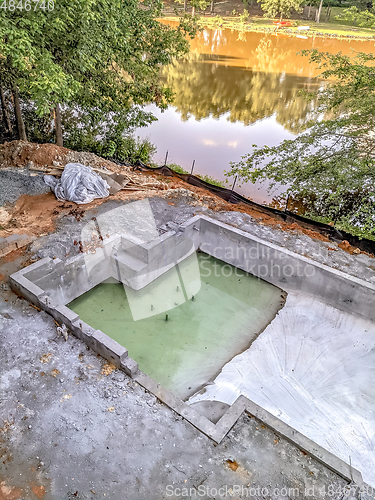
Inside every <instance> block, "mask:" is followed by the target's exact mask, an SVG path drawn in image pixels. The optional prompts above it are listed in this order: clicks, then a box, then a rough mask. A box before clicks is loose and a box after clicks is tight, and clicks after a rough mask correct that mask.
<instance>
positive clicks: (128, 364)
mask: <svg viewBox="0 0 375 500" xmlns="http://www.w3.org/2000/svg"><path fill="white" fill-rule="evenodd" d="M120 368H121V369H122V370H124V372H125V373H126V374H127V375H129V377H131V378H134V377H135V375H136V374H137V373H138V371H139V368H138V363H136V362H135V361H134V359H132V358H129V357H127V358H125V359H122V360H121V364H120Z"/></svg>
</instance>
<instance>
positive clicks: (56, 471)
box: [0, 291, 347, 500]
mask: <svg viewBox="0 0 375 500" xmlns="http://www.w3.org/2000/svg"><path fill="white" fill-rule="evenodd" d="M5 299H6V300H8V302H5V301H4V300H5ZM0 317H1V321H0V342H1V345H2V349H1V351H0V358H1V359H0V360H1V363H0V367H1V368H0V381H1V393H2V405H1V406H0V437H1V452H2V462H3V463H2V466H1V471H0V480H1V488H2V490H1V491H2V492H3V491H6V492H8V494H9V495H10V493H11V494H12V495H13V498H25V499H26V498H27V499H30V500H34V499H35V500H36V499H37V498H39V497H40V498H44V499H46V500H55V499H61V500H70V499H73V498H74V499H75V498H78V499H81V500H83V499H91V500H94V499H96V498H100V499H109V500H119V499H122V498H129V499H130V498H131V499H132V500H144V499H145V498H157V499H167V498H172V499H175V500H177V499H178V498H184V496H183V495H182V488H189V489H190V488H191V489H192V490H191V491H192V492H194V491H195V492H196V493H197V492H198V488H199V487H201V490H200V491H201V496H200V498H203V499H206V500H207V499H209V498H217V499H222V498H232V497H233V496H232V497H231V496H230V494H231V493H228V494H227V495H226V496H224V494H225V491H226V492H233V489H234V488H237V489H238V488H240V489H241V488H242V487H243V488H253V490H252V494H253V496H252V497H254V498H257V496H254V495H256V491H261V490H262V488H263V489H264V492H265V491H266V490H265V488H267V489H268V491H269V494H268V496H267V497H266V498H268V499H270V500H280V499H283V498H286V497H285V495H284V493H285V492H288V494H289V498H291V499H293V500H294V499H298V500H302V499H306V498H307V499H318V500H320V499H324V500H328V499H332V495H331V494H330V493H329V492H331V491H337V492H340V491H344V488H345V487H346V486H347V481H344V480H343V479H341V478H340V477H338V476H337V475H336V474H334V473H332V472H331V471H330V470H328V469H327V468H325V467H324V466H323V465H321V464H320V463H319V462H317V461H315V460H314V459H312V458H311V457H309V456H308V455H305V454H304V453H303V452H302V451H300V450H299V449H298V448H296V447H295V446H293V445H291V444H290V443H288V442H287V441H286V440H284V439H283V438H282V437H280V436H278V435H275V433H274V432H273V431H271V430H269V429H267V428H266V427H265V426H263V425H262V424H261V423H260V422H259V421H258V420H256V419H255V418H249V417H248V416H246V415H244V416H242V417H241V419H240V421H239V422H237V423H236V424H235V426H234V427H233V429H232V430H231V431H230V433H229V434H228V436H227V437H226V438H225V439H224V440H223V442H222V443H221V444H220V445H214V443H213V441H212V440H210V439H208V438H207V437H205V436H204V435H203V434H202V433H201V432H199V431H198V430H196V429H195V428H194V427H193V426H191V425H190V424H189V423H188V422H187V421H186V420H184V419H182V418H181V417H179V416H177V415H176V414H175V413H174V412H172V411H171V410H170V409H169V408H167V407H166V406H165V405H164V404H162V403H159V402H158V400H157V399H156V398H155V397H154V396H153V395H150V394H149V393H147V392H145V391H144V389H142V388H141V387H140V386H139V384H137V382H135V381H132V380H131V379H129V378H128V377H127V376H126V375H125V374H124V373H123V372H120V371H119V370H113V371H112V372H110V373H109V374H108V370H104V369H103V368H104V363H105V360H103V359H102V358H100V357H97V356H96V354H95V353H93V352H92V351H91V350H89V349H87V347H86V346H85V344H84V343H83V342H81V341H80V340H78V339H76V338H75V337H73V336H69V339H68V341H67V342H65V341H64V340H63V339H62V338H61V337H59V338H58V337H57V335H56V327H55V324H54V321H53V319H52V318H51V317H50V316H48V315H47V314H46V313H44V312H37V311H36V310H35V309H34V308H32V307H31V306H30V305H28V303H27V302H26V301H24V300H19V299H17V298H16V297H15V296H14V295H13V294H12V293H11V292H5V291H3V292H0ZM10 331H11V332H12V335H9V332H10ZM106 374H107V375H106ZM203 487H204V488H205V490H203ZM219 488H224V490H221V493H219V492H218V490H219ZM215 489H216V490H217V491H216V493H215ZM324 491H325V493H324ZM9 495H8V496H9ZM17 495H18V497H17ZM193 495H194V493H192V494H191V495H189V494H187V495H185V498H194V496H193ZM252 497H251V496H250V498H252ZM198 498H199V497H198ZM234 498H236V497H235V496H234ZM258 498H262V497H261V496H260V495H259V496H258Z"/></svg>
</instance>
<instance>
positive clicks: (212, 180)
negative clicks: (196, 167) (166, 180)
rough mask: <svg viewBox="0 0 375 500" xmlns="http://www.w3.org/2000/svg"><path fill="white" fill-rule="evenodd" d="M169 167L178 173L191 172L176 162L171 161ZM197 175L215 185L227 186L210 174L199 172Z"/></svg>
mask: <svg viewBox="0 0 375 500" xmlns="http://www.w3.org/2000/svg"><path fill="white" fill-rule="evenodd" d="M168 167H169V168H170V169H171V170H173V171H174V172H176V173H178V174H189V172H188V171H187V170H185V169H184V168H182V167H181V165H177V164H176V163H169V164H168ZM197 177H199V179H202V181H205V182H207V183H208V184H213V185H214V186H220V187H225V183H224V182H222V181H218V180H217V179H215V178H214V177H211V176H210V175H200V174H197Z"/></svg>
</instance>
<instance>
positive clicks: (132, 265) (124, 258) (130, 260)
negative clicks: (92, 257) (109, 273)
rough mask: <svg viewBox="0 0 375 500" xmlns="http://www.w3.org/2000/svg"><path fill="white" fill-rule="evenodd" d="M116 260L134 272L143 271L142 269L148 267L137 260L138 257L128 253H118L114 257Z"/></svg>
mask: <svg viewBox="0 0 375 500" xmlns="http://www.w3.org/2000/svg"><path fill="white" fill-rule="evenodd" d="M113 258H114V260H116V261H117V262H119V263H120V264H122V265H124V266H126V267H128V268H129V269H131V270H132V271H135V272H139V271H142V269H145V268H146V267H147V265H148V264H147V262H144V261H143V260H140V259H137V257H134V256H133V255H129V254H128V253H126V252H121V251H120V252H118V253H115V254H114V255H113Z"/></svg>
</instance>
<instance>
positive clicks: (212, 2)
mask: <svg viewBox="0 0 375 500" xmlns="http://www.w3.org/2000/svg"><path fill="white" fill-rule="evenodd" d="M214 4H215V0H211V14H213V13H214Z"/></svg>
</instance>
